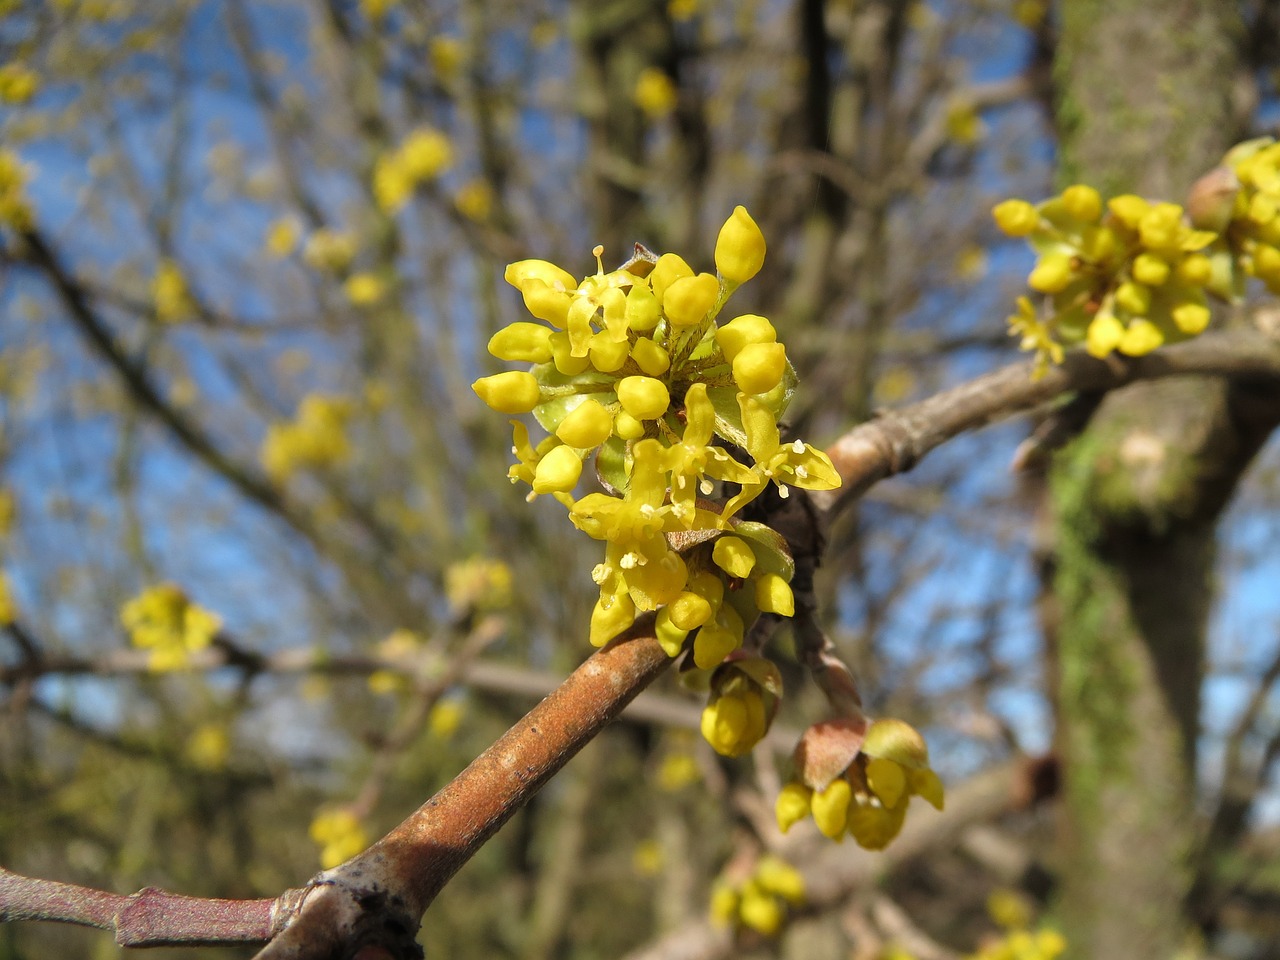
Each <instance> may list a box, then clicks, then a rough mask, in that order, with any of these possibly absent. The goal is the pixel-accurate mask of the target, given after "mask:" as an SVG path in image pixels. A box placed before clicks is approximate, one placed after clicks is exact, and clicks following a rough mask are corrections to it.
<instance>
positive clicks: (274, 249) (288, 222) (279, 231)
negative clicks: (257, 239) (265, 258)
mask: <svg viewBox="0 0 1280 960" xmlns="http://www.w3.org/2000/svg"><path fill="white" fill-rule="evenodd" d="M298 239H299V230H298V222H297V221H296V220H294V219H293V218H292V217H281V218H280V219H279V220H274V221H272V223H271V226H269V227H268V228H267V236H266V239H265V241H264V242H263V246H264V247H265V248H266V251H267V253H268V254H270V255H271V256H272V257H275V258H277V259H283V258H284V257H287V256H289V254H291V253H293V251H294V250H296V249H297V248H298Z"/></svg>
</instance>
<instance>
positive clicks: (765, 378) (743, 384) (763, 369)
mask: <svg viewBox="0 0 1280 960" xmlns="http://www.w3.org/2000/svg"><path fill="white" fill-rule="evenodd" d="M786 369H787V350H786V348H785V347H784V346H783V345H782V344H780V343H749V344H747V345H746V346H745V347H743V348H742V349H741V350H740V351H738V355H737V356H736V357H734V358H733V379H734V382H735V383H737V385H738V389H739V390H741V391H742V392H743V393H752V394H761V393H768V392H769V391H770V390H772V389H773V388H774V387H776V386H777V385H778V384H779V383H781V382H782V375H783V373H784V372H785V371H786Z"/></svg>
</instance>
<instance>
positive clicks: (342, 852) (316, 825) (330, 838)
mask: <svg viewBox="0 0 1280 960" xmlns="http://www.w3.org/2000/svg"><path fill="white" fill-rule="evenodd" d="M309 833H310V834H311V839H312V841H313V842H314V843H315V844H316V845H317V846H318V847H319V848H320V866H321V867H323V868H324V869H325V870H329V869H331V868H333V867H336V866H337V865H338V864H340V863H342V862H343V861H344V860H350V859H351V858H352V857H354V856H355V855H356V854H357V853H359V852H360V851H362V850H363V849H364V848H365V847H367V846H368V845H369V836H368V834H366V833H365V829H364V827H363V826H362V825H361V823H360V818H359V817H357V816H356V815H355V813H354V812H353V811H351V810H349V809H347V808H346V807H336V808H329V809H326V810H320V811H319V812H317V813H316V815H315V817H314V819H312V821H311V829H310V831H309Z"/></svg>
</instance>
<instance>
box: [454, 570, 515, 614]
mask: <svg viewBox="0 0 1280 960" xmlns="http://www.w3.org/2000/svg"><path fill="white" fill-rule="evenodd" d="M513 586H514V580H513V577H512V573H511V568H510V567H509V566H507V565H506V564H505V563H504V562H503V561H501V560H494V559H491V558H489V557H471V558H469V559H467V560H463V561H461V562H460V563H451V564H449V566H448V567H446V568H445V572H444V593H445V597H447V598H448V600H449V606H450V608H452V610H453V611H454V612H455V613H463V612H465V611H467V610H501V609H503V608H505V607H509V606H510V605H511V598H512V588H513Z"/></svg>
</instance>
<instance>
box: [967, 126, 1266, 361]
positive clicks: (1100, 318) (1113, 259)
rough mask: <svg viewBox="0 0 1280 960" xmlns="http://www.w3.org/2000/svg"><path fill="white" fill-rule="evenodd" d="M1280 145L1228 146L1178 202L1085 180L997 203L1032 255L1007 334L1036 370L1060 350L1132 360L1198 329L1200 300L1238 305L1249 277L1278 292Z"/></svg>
mask: <svg viewBox="0 0 1280 960" xmlns="http://www.w3.org/2000/svg"><path fill="white" fill-rule="evenodd" d="M1278 214H1280V143H1276V142H1275V141H1274V140H1273V139H1272V138H1270V137H1265V138H1261V139H1257V140H1251V141H1248V142H1246V143H1242V144H1239V145H1238V146H1236V147H1233V148H1232V149H1231V150H1230V151H1229V152H1228V153H1227V154H1226V156H1225V157H1224V158H1223V160H1222V163H1221V165H1220V166H1218V167H1217V168H1215V169H1214V170H1212V171H1210V172H1209V173H1208V174H1206V175H1205V176H1204V177H1202V178H1201V179H1200V180H1199V181H1197V183H1196V184H1195V186H1193V187H1192V190H1191V193H1190V195H1189V196H1188V199H1187V204H1186V208H1185V210H1184V208H1183V207H1182V206H1179V205H1178V204H1175V203H1166V202H1156V201H1151V200H1147V199H1144V198H1142V197H1139V196H1136V195H1134V194H1124V195H1122V196H1118V197H1112V198H1110V199H1109V200H1107V201H1106V202H1105V203H1104V202H1103V200H1102V197H1101V196H1100V195H1099V193H1098V191H1097V190H1095V189H1093V188H1092V187H1090V186H1086V185H1084V184H1076V185H1074V186H1071V187H1068V188H1067V189H1065V190H1063V191H1062V193H1060V194H1059V195H1058V196H1056V197H1052V198H1050V199H1049V200H1046V201H1044V202H1043V203H1040V204H1036V205H1032V204H1030V203H1028V202H1027V201H1025V200H1017V199H1014V200H1005V201H1004V202H1003V203H1000V204H997V205H996V207H995V208H994V209H993V210H992V215H993V216H994V218H995V221H996V225H997V226H999V227H1000V229H1001V230H1003V231H1004V232H1005V233H1006V234H1008V235H1009V236H1013V237H1025V238H1026V240H1027V242H1028V243H1029V244H1030V245H1031V247H1032V248H1033V249H1034V250H1035V251H1036V253H1037V254H1038V255H1039V257H1038V259H1037V261H1036V265H1035V268H1034V269H1033V270H1032V271H1031V274H1030V276H1028V278H1027V284H1028V286H1030V287H1031V289H1032V290H1034V291H1036V292H1037V293H1039V294H1043V295H1044V301H1045V302H1044V306H1043V307H1038V306H1037V305H1036V304H1033V303H1032V301H1031V300H1030V299H1028V298H1027V297H1020V298H1019V300H1018V311H1017V313H1015V314H1014V315H1013V316H1011V317H1010V318H1009V324H1010V332H1011V333H1013V334H1014V335H1017V336H1020V337H1021V338H1022V348H1023V349H1024V350H1034V351H1035V352H1036V354H1037V356H1038V359H1039V362H1040V364H1041V366H1042V367H1043V365H1044V364H1046V363H1048V362H1049V361H1052V362H1055V363H1056V362H1060V361H1061V359H1062V351H1063V346H1064V345H1065V346H1070V345H1073V344H1078V343H1083V344H1084V345H1085V348H1086V349H1087V350H1088V351H1089V353H1091V354H1092V355H1094V356H1096V357H1105V356H1107V355H1109V354H1110V353H1112V352H1113V351H1117V352H1119V353H1123V354H1126V355H1127V356H1141V355H1143V354H1146V353H1150V352H1151V351H1152V350H1154V349H1156V348H1157V347H1159V346H1161V345H1162V344H1165V343H1173V342H1177V341H1179V340H1185V339H1187V338H1189V337H1194V336H1196V335H1197V334H1199V333H1201V332H1202V331H1203V330H1204V329H1205V327H1206V326H1207V325H1208V323H1209V320H1210V309H1209V297H1210V296H1214V297H1217V298H1218V299H1220V300H1224V301H1227V302H1233V303H1234V302H1238V301H1239V300H1240V299H1241V297H1242V296H1243V295H1244V289H1245V281H1246V279H1247V277H1250V276H1253V277H1257V278H1258V279H1259V280H1261V281H1262V282H1263V283H1265V284H1266V285H1267V288H1268V289H1269V290H1270V291H1271V292H1273V293H1280V215H1278Z"/></svg>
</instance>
